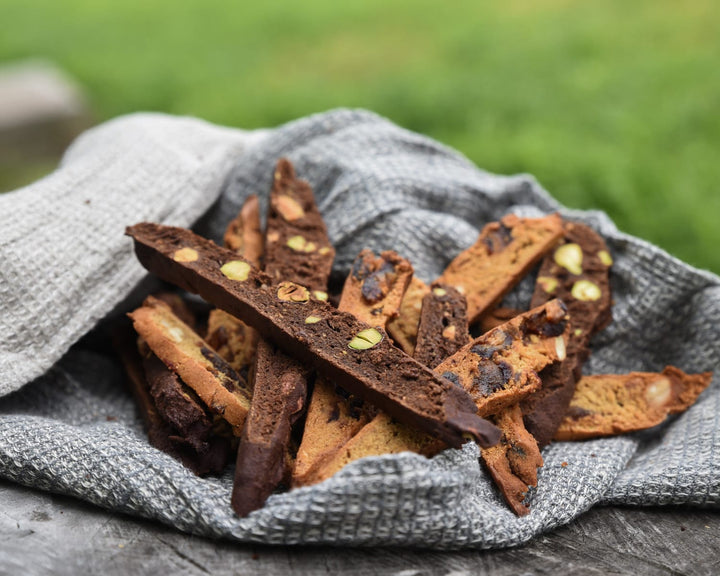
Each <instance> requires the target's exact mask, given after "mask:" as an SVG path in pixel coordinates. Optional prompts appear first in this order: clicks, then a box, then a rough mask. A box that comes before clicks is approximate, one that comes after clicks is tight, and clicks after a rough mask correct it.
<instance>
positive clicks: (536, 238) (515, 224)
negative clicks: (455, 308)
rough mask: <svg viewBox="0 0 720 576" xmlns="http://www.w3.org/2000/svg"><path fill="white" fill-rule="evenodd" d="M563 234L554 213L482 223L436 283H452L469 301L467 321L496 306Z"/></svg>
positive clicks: (511, 215) (511, 216)
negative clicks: (478, 233)
mask: <svg viewBox="0 0 720 576" xmlns="http://www.w3.org/2000/svg"><path fill="white" fill-rule="evenodd" d="M561 236H562V219H561V218H560V216H559V215H557V214H551V215H550V216H546V217H544V218H519V217H518V216H515V215H514V214H510V215H508V216H505V217H504V218H503V219H502V220H500V222H492V223H490V224H488V225H487V226H485V227H484V228H483V230H482V232H481V233H480V236H479V238H478V240H477V241H476V242H475V244H473V245H472V246H471V247H470V248H468V249H467V250H465V251H464V252H461V253H460V254H458V255H457V256H456V257H455V259H454V260H453V261H452V262H450V264H449V265H448V266H447V268H446V269H445V271H444V272H443V274H442V276H440V278H439V279H438V281H439V282H442V283H444V284H450V285H451V286H455V287H456V288H457V289H458V290H460V292H462V293H463V294H464V295H465V298H467V302H468V317H469V318H470V324H474V323H475V322H477V321H478V320H479V319H480V318H481V317H482V316H483V315H484V314H485V313H486V312H489V311H490V310H492V309H493V308H494V307H495V306H497V305H498V304H499V303H500V301H501V300H502V298H503V297H504V296H505V295H506V294H507V293H508V292H509V291H510V290H511V289H512V288H513V287H514V286H515V285H516V284H517V283H518V282H519V281H520V280H521V279H522V278H523V277H524V276H525V275H526V274H527V273H528V272H529V271H530V269H531V268H532V267H533V266H534V265H535V264H536V263H538V262H539V261H540V259H541V258H542V257H543V256H544V255H545V254H546V253H547V252H548V251H549V250H550V249H551V248H552V247H553V246H554V245H555V243H556V242H557V241H558V240H559V239H560V237H561Z"/></svg>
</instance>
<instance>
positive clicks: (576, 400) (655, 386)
mask: <svg viewBox="0 0 720 576" xmlns="http://www.w3.org/2000/svg"><path fill="white" fill-rule="evenodd" d="M711 380H712V372H704V373H701V374H686V373H685V372H683V371H682V370H680V369H678V368H675V367H674V366H667V367H665V369H664V370H663V371H662V372H661V373H652V372H630V373H629V374H602V375H600V374H597V375H592V376H583V377H582V378H581V379H580V380H579V381H578V383H577V386H576V388H575V394H574V395H573V397H572V401H571V402H570V407H569V408H568V411H567V413H566V415H565V418H563V420H562V422H561V423H560V426H559V428H558V429H557V432H556V433H555V440H587V439H590V438H598V437H601V436H613V435H615V434H624V433H626V432H636V431H638V430H644V429H646V428H652V427H653V426H657V425H658V424H662V422H664V421H665V419H666V418H667V417H668V416H669V415H670V414H678V413H680V412H683V411H685V410H686V409H687V408H689V407H690V406H691V405H692V404H694V403H695V400H697V398H698V396H699V395H700V393H701V392H702V391H703V390H705V388H707V387H708V385H709V384H710V381H711Z"/></svg>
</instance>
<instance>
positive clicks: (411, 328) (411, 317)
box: [387, 276, 430, 356]
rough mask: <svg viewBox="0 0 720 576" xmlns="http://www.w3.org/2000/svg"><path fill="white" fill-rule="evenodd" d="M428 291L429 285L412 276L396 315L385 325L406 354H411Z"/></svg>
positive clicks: (413, 351)
mask: <svg viewBox="0 0 720 576" xmlns="http://www.w3.org/2000/svg"><path fill="white" fill-rule="evenodd" d="M428 292H430V286H428V285H427V284H425V282H423V281H422V280H420V278H416V277H415V276H413V278H412V280H411V281H410V285H409V286H408V288H407V290H406V291H405V296H403V299H402V302H401V303H400V309H399V311H398V316H397V318H395V319H394V320H392V321H390V322H389V323H388V325H387V331H388V334H390V337H391V338H392V339H393V340H394V341H395V343H396V344H397V345H398V346H399V347H400V348H402V349H403V350H404V351H405V353H406V354H409V355H410V356H413V355H414V353H415V345H416V344H417V333H418V327H419V324H420V310H421V309H422V300H423V298H424V297H425V295H426V294H427V293H428Z"/></svg>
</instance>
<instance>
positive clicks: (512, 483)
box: [482, 404, 543, 516]
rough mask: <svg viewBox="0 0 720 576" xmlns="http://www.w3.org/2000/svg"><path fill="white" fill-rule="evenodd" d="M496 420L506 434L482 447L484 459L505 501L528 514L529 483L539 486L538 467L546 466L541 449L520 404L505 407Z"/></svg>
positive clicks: (514, 509) (518, 513) (514, 508)
mask: <svg viewBox="0 0 720 576" xmlns="http://www.w3.org/2000/svg"><path fill="white" fill-rule="evenodd" d="M493 421H494V422H495V424H497V426H498V428H500V430H501V431H502V434H503V435H502V438H501V439H500V442H499V443H498V444H497V445H495V446H491V447H490V448H484V449H483V450H482V460H483V462H484V464H485V467H486V468H487V470H488V471H489V472H490V476H491V477H492V479H493V480H494V482H495V485H496V486H497V487H498V488H499V489H500V492H501V493H502V495H503V498H504V499H505V502H507V504H508V505H509V506H510V508H511V509H512V510H513V512H515V514H517V515H518V516H525V515H526V514H527V513H528V512H530V508H529V507H528V505H527V504H526V503H525V502H524V500H525V496H526V495H527V491H528V486H537V469H538V468H539V467H541V466H542V465H543V459H542V456H541V454H540V450H539V449H538V445H537V442H536V441H535V438H533V436H532V434H530V433H529V432H528V431H527V430H526V429H525V425H524V424H523V420H522V411H521V410H520V406H519V405H517V404H515V405H513V406H511V407H509V408H506V409H504V410H503V411H502V412H501V413H500V414H499V415H498V416H496V417H494V418H493Z"/></svg>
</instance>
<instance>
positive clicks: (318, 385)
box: [292, 250, 413, 486]
mask: <svg viewBox="0 0 720 576" xmlns="http://www.w3.org/2000/svg"><path fill="white" fill-rule="evenodd" d="M412 274H413V269H412V266H411V265H410V263H409V262H408V261H407V260H405V259H404V258H401V257H400V256H398V255H397V254H396V253H395V252H383V253H382V254H381V255H380V256H379V257H377V256H375V255H374V254H373V253H372V252H371V251H370V250H363V251H362V252H360V254H359V255H358V257H357V258H356V259H355V262H354V263H353V267H352V270H351V272H350V274H349V275H348V278H347V280H346V281H345V285H344V286H343V291H342V295H341V297H340V304H339V309H340V310H341V311H343V312H349V313H351V314H353V315H354V316H355V317H356V318H357V319H358V320H360V321H361V322H366V323H368V324H370V325H371V326H376V327H377V328H379V330H375V329H374V328H373V329H371V330H375V332H372V331H368V332H365V333H364V334H363V332H362V331H361V332H359V333H358V334H356V335H355V338H354V339H353V340H351V341H350V343H349V344H348V346H350V347H351V348H352V349H355V350H358V349H362V348H363V347H366V346H367V347H368V348H372V347H373V341H374V339H377V338H382V337H383V336H384V331H382V330H383V329H384V327H385V326H386V323H387V322H388V320H389V319H391V318H393V317H395V316H396V315H397V311H398V309H399V307H400V303H401V302H402V299H403V294H404V292H405V290H406V288H407V286H408V283H409V282H410V279H411V278H412ZM369 418H370V415H369V412H368V410H367V409H364V407H363V403H362V402H361V401H360V399H359V398H356V397H354V396H353V395H351V394H349V393H348V392H347V391H345V390H344V389H343V388H342V387H340V386H336V385H335V384H334V383H333V382H331V381H330V380H328V379H325V378H318V379H317V380H316V381H315V388H314V390H313V394H312V396H311V398H310V403H309V405H308V411H307V416H306V419H305V428H304V431H303V438H302V441H301V443H300V447H299V449H298V453H297V458H296V461H295V469H294V470H293V476H292V484H293V486H304V485H307V484H310V483H313V482H314V481H316V480H315V478H316V477H317V471H318V470H319V469H320V468H322V467H323V466H324V463H325V462H326V461H328V460H330V459H331V458H333V455H334V454H335V453H336V452H337V450H339V449H340V447H341V446H343V445H344V444H345V443H346V442H347V441H348V440H350V438H352V437H353V436H354V435H355V434H356V433H357V432H358V431H359V430H360V429H361V428H362V427H363V426H364V425H365V424H366V423H367V422H368V420H369Z"/></svg>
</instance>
